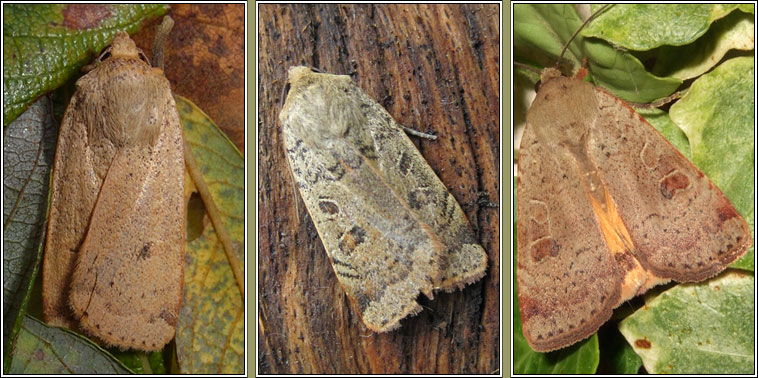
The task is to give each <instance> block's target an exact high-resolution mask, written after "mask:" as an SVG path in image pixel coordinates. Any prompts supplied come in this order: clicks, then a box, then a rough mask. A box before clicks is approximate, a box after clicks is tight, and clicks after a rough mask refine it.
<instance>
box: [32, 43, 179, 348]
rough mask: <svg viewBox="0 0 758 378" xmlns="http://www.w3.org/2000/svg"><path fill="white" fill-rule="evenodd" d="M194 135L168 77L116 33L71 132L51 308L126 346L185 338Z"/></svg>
mask: <svg viewBox="0 0 758 378" xmlns="http://www.w3.org/2000/svg"><path fill="white" fill-rule="evenodd" d="M182 143H183V142H182V130H181V125H180V123H179V116H178V114H177V111H176V105H175V104H174V99H173V96H172V95H171V88H170V86H169V82H168V80H166V78H165V76H164V75H163V71H162V70H161V69H159V68H153V67H151V66H150V64H149V63H148V62H147V58H146V57H145V55H144V54H143V53H142V51H141V50H140V49H138V48H137V47H136V46H135V44H134V42H133V41H132V40H131V39H130V38H129V35H128V34H126V33H124V32H120V33H118V34H116V36H115V37H114V39H113V42H112V44H111V46H110V47H108V48H107V49H105V50H104V51H103V53H102V54H101V55H100V57H99V58H98V60H97V61H96V66H95V68H94V69H92V70H91V71H89V72H88V73H87V74H86V75H84V76H82V77H81V78H80V79H79V80H78V81H77V82H76V92H75V93H74V95H73V97H72V98H71V102H70V103H69V105H68V107H67V108H66V112H65V114H64V116H63V122H62V124H61V129H60V134H59V137H58V145H57V149H56V153H55V165H54V168H53V175H52V188H51V199H50V200H51V204H50V218H49V224H48V229H47V241H46V246H45V257H44V263H43V264H44V265H43V270H42V273H43V278H42V285H43V288H42V290H43V297H42V301H43V311H44V316H45V320H46V321H47V322H48V323H50V324H53V325H57V326H64V327H68V328H73V329H80V330H82V331H83V332H85V333H86V334H88V335H91V336H94V337H95V338H97V339H99V340H101V341H103V342H105V343H106V344H108V345H113V346H118V347H119V348H121V349H127V348H134V349H140V350H146V351H150V350H158V349H161V348H162V347H163V346H164V345H165V344H166V343H168V342H169V341H170V340H171V339H172V338H173V337H174V332H175V329H176V321H177V317H178V315H179V307H180V302H181V296H182V275H183V269H184V224H185V211H184V199H183V196H184V157H183V144H182Z"/></svg>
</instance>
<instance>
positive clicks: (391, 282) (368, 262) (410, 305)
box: [279, 67, 487, 332]
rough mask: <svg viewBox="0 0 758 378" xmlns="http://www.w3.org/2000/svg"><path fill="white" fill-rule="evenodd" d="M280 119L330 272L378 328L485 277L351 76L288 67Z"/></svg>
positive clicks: (437, 188)
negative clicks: (436, 295) (438, 293)
mask: <svg viewBox="0 0 758 378" xmlns="http://www.w3.org/2000/svg"><path fill="white" fill-rule="evenodd" d="M287 84H288V85H289V87H290V89H289V93H288V94H287V99H286V102H285V103H284V106H283V108H282V111H281V113H280V114H279V120H280V121H281V124H282V133H283V136H284V145H285V148H286V155H287V158H288V161H289V165H290V169H291V170H292V173H293V176H294V178H295V181H296V183H297V186H298V188H299V189H300V195H301V196H302V198H303V201H304V202H305V204H306V207H307V209H308V213H309V214H310V215H311V218H312V219H313V222H314V224H315V225H316V229H317V230H318V233H319V236H320V237H321V242H322V243H323V244H324V248H325V249H326V252H327V255H328V256H329V260H330V261H331V263H332V268H334V272H335V274H336V275H337V278H338V279H339V281H340V284H342V287H343V288H344V289H345V292H346V293H347V294H348V296H349V298H350V300H351V301H353V302H355V304H356V305H357V306H358V308H359V309H360V311H361V314H362V318H363V322H364V323H365V324H366V326H367V327H368V328H370V329H372V330H374V331H376V332H386V331H390V330H392V329H395V328H397V327H399V321H400V319H403V318H404V317H406V316H407V315H413V314H416V313H417V312H419V311H420V310H421V306H420V305H419V304H418V303H416V300H415V299H416V297H417V296H418V295H419V293H424V295H426V296H427V297H429V298H432V295H433V291H434V290H446V291H452V290H454V289H456V288H462V287H463V286H465V285H467V284H469V283H471V282H474V281H476V280H478V279H479V278H481V277H482V276H483V275H484V273H485V270H486V267H487V256H486V254H485V252H484V250H483V249H482V247H481V246H480V245H479V244H477V240H476V237H475V235H474V233H473V231H472V230H471V226H470V225H469V222H468V220H467V219H466V216H465V215H464V213H463V211H462V210H461V208H460V206H459V205H458V203H457V202H456V200H455V198H453V196H452V195H450V193H448V191H447V190H446V189H445V186H444V185H443V184H442V182H440V180H439V179H438V178H437V176H436V175H435V174H434V171H433V170H432V169H431V168H430V167H429V165H428V164H427V163H426V161H425V160H424V158H423V157H422V156H421V154H420V153H419V152H418V150H416V148H415V146H414V145H413V143H412V142H411V141H410V139H408V137H407V136H406V135H405V133H404V132H403V129H402V128H401V127H400V126H399V125H398V124H397V123H395V121H394V120H393V119H392V117H391V116H390V115H389V114H388V113H387V111H386V110H384V109H383V108H382V107H381V106H380V105H379V104H377V103H376V102H374V101H373V100H372V99H371V98H370V97H369V96H368V95H366V94H365V93H364V92H363V91H362V90H361V89H360V88H358V87H357V86H356V85H355V84H353V82H352V81H351V80H350V77H349V76H343V75H329V74H323V73H315V72H312V71H311V69H310V68H308V67H292V68H290V69H289V73H288V81H287Z"/></svg>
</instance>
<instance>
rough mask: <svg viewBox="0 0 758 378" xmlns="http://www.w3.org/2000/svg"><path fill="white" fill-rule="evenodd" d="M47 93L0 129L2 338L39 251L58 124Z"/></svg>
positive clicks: (19, 308)
mask: <svg viewBox="0 0 758 378" xmlns="http://www.w3.org/2000/svg"><path fill="white" fill-rule="evenodd" d="M51 109H52V106H51V104H50V99H49V98H47V97H45V98H41V99H40V100H39V101H37V102H35V103H34V104H33V105H32V106H31V107H30V108H29V111H27V112H26V113H24V114H23V116H21V117H19V118H18V119H16V120H15V121H13V122H11V124H10V125H8V127H6V128H5V130H4V138H3V201H4V206H3V225H4V227H3V316H4V317H3V340H4V341H5V342H6V344H5V356H4V357H3V358H4V359H5V364H4V366H5V368H7V367H8V366H9V365H10V364H9V360H8V358H9V353H10V351H11V346H12V345H11V344H10V341H11V340H13V339H15V335H16V332H18V329H19V327H20V325H21V319H22V316H23V314H24V312H25V311H26V307H27V303H28V301H29V297H30V292H31V287H32V284H33V283H34V277H35V276H36V274H37V271H38V267H39V261H40V259H41V257H42V244H43V242H44V230H45V229H44V227H43V225H44V224H45V219H46V216H47V193H48V190H49V183H50V169H51V163H52V160H53V155H54V153H55V141H56V139H57V137H58V126H57V125H56V124H55V123H54V121H53V118H52V117H51Z"/></svg>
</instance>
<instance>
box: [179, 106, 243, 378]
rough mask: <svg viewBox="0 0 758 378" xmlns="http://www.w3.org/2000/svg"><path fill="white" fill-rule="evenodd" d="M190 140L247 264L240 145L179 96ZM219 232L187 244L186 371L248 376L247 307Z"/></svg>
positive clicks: (182, 335)
mask: <svg viewBox="0 0 758 378" xmlns="http://www.w3.org/2000/svg"><path fill="white" fill-rule="evenodd" d="M176 107H177V110H178V111H179V115H180V118H181V120H182V125H183V126H184V135H185V140H186V141H187V143H188V144H189V145H190V146H191V148H192V153H193V155H194V156H195V159H196V160H197V161H198V163H200V162H202V164H201V166H202V171H203V177H204V178H205V181H206V183H207V184H208V186H209V189H210V191H211V194H212V196H213V200H214V202H215V203H216V206H217V207H218V209H219V211H220V212H221V213H222V215H223V220H222V221H223V224H224V227H225V228H226V230H227V231H228V232H229V235H230V236H231V238H232V240H233V243H234V246H235V249H236V252H237V255H238V258H239V259H240V261H243V262H244V257H245V256H244V248H243V246H244V236H245V214H244V203H245V202H244V201H245V198H244V195H245V190H244V189H245V188H244V160H243V158H242V155H241V154H240V153H239V151H237V149H236V147H234V144H233V143H231V142H230V141H229V139H228V138H227V137H226V135H224V133H223V132H221V130H219V129H218V128H217V127H216V125H215V124H213V122H212V121H211V120H210V119H209V117H208V116H207V115H206V114H205V113H203V112H202V111H201V110H200V109H198V108H197V107H196V106H195V105H194V104H192V103H191V102H190V101H189V100H187V99H185V98H182V97H179V96H176ZM222 248H223V247H222V245H221V243H220V242H219V241H218V239H217V238H216V233H215V231H214V229H213V227H212V226H211V225H210V223H209V222H207V226H206V227H205V229H204V231H203V232H202V234H201V235H200V236H198V237H197V238H195V239H194V240H188V241H187V251H186V254H187V257H186V260H187V263H186V265H185V270H184V301H183V303H182V310H181V312H180V314H179V321H178V324H177V329H176V347H177V358H178V361H179V366H180V368H181V371H182V372H184V373H193V374H211V373H235V374H242V373H243V372H244V366H245V365H244V355H245V354H244V351H245V344H244V327H245V318H244V311H245V309H244V302H243V300H242V296H241V294H240V291H239V288H238V286H237V283H236V281H235V279H234V275H233V273H232V270H231V267H230V266H229V262H228V261H227V258H226V256H225V254H224V251H223V249H222Z"/></svg>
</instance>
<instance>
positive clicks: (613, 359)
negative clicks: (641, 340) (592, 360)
mask: <svg viewBox="0 0 758 378" xmlns="http://www.w3.org/2000/svg"><path fill="white" fill-rule="evenodd" d="M629 308H631V307H630V306H629V304H625V305H622V306H621V307H619V308H617V309H616V310H615V311H614V312H613V316H612V317H611V320H610V321H609V322H608V323H606V324H605V325H603V326H602V327H600V330H598V344H599V345H601V346H602V347H601V348H600V366H598V373H599V374H637V373H638V372H639V370H640V367H642V359H640V356H638V355H637V353H636V352H635V351H634V349H632V347H631V346H629V344H628V343H627V342H626V340H625V339H624V336H623V335H622V334H621V333H620V332H619V330H618V320H617V319H618V315H619V314H622V313H623V317H626V316H628V315H630V314H631V313H632V312H631V311H629Z"/></svg>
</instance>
